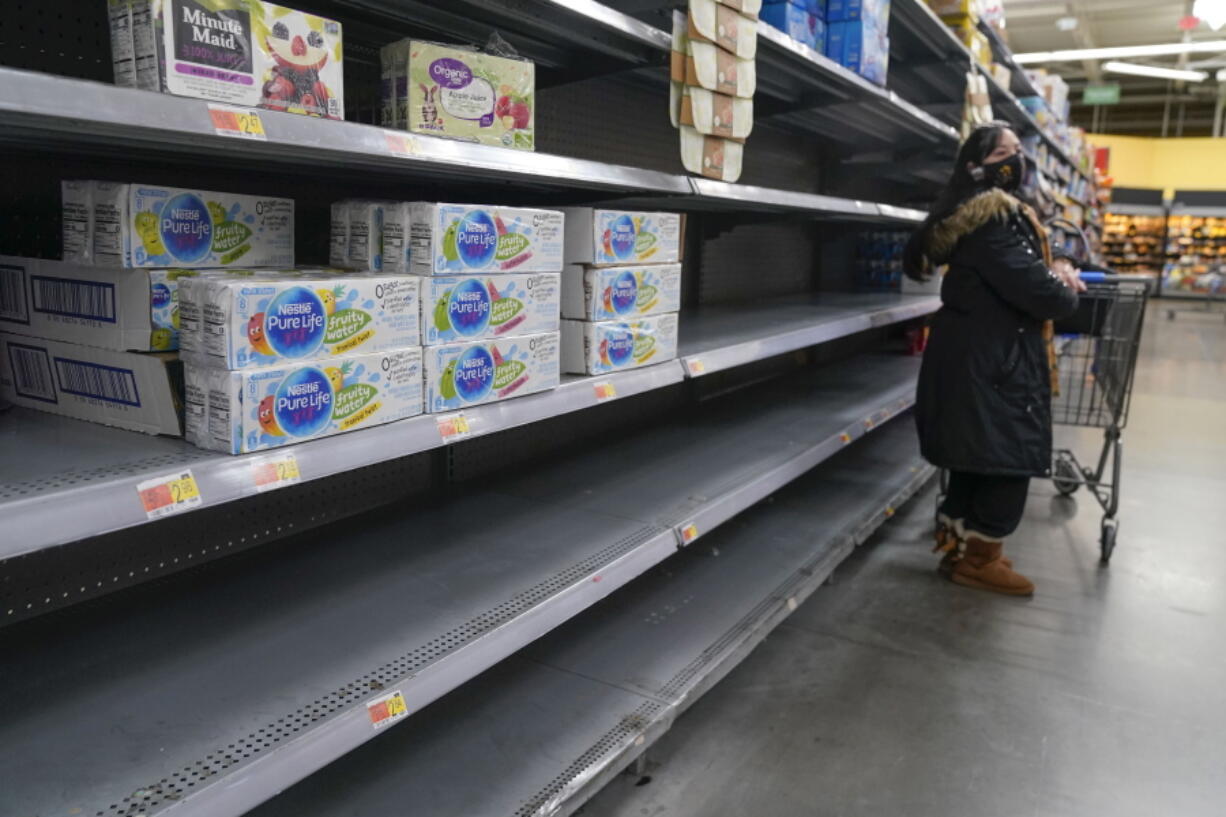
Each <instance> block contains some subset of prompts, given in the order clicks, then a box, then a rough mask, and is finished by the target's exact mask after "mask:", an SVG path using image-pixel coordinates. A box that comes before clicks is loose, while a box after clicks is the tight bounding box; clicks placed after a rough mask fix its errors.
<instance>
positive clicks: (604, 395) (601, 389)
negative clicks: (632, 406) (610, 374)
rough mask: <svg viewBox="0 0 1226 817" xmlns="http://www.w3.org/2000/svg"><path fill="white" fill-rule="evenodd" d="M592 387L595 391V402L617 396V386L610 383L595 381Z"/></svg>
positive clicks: (601, 401)
mask: <svg viewBox="0 0 1226 817" xmlns="http://www.w3.org/2000/svg"><path fill="white" fill-rule="evenodd" d="M593 388H594V390H595V391H596V402H597V403H603V402H604V401H606V400H613V399H614V398H616V397H617V388H616V387H615V386H614V385H613V384H612V383H609V382H604V383H597V384H596V385H595V386H594V387H593Z"/></svg>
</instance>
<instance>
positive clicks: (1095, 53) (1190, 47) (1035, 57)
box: [1013, 40, 1226, 65]
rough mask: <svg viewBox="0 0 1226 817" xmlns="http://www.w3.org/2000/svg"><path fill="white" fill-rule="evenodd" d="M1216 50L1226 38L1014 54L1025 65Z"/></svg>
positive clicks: (1223, 47)
mask: <svg viewBox="0 0 1226 817" xmlns="http://www.w3.org/2000/svg"><path fill="white" fill-rule="evenodd" d="M1215 51H1226V40H1204V41H1202V42H1190V43H1155V44H1153V45H1121V46H1115V47H1113V48H1070V49H1068V50H1066V51H1032V52H1030V53H1028V54H1014V55H1013V61H1014V62H1016V63H1019V64H1022V65H1025V64H1029V63H1036V62H1066V61H1074V62H1075V61H1077V60H1112V59H1116V58H1126V57H1161V56H1165V55H1168V54H1195V53H1206V52H1215Z"/></svg>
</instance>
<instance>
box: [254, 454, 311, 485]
mask: <svg viewBox="0 0 1226 817" xmlns="http://www.w3.org/2000/svg"><path fill="white" fill-rule="evenodd" d="M301 480H302V473H301V472H300V471H299V470H298V458H297V457H295V456H294V455H293V454H283V455H282V456H279V457H276V458H275V459H270V460H263V461H261V462H253V463H251V481H252V482H254V483H255V489H256V490H257V491H259V492H260V493H264V492H265V491H271V490H273V489H274V488H283V487H285V486H286V485H293V484H294V483H296V482H300V481H301Z"/></svg>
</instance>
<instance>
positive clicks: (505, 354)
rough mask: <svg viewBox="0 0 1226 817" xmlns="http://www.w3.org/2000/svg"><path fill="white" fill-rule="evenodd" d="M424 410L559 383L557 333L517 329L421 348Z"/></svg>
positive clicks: (503, 396) (484, 400)
mask: <svg viewBox="0 0 1226 817" xmlns="http://www.w3.org/2000/svg"><path fill="white" fill-rule="evenodd" d="M424 351H425V369H426V413H427V414H437V413H440V412H447V411H456V410H458V409H464V408H469V407H472V406H479V405H481V404H482V403H492V402H494V401H496V400H506V399H507V398H510V397H521V396H523V395H525V394H532V393H533V392H539V391H545V390H547V389H553V388H557V386H558V383H559V382H560V380H561V372H560V368H559V359H558V333H557V332H543V333H541V334H537V335H516V336H515V337H510V338H501V339H498V340H492V339H491V340H478V341H472V342H469V343H451V344H448V345H446V346H427V347H426V348H425V350H424Z"/></svg>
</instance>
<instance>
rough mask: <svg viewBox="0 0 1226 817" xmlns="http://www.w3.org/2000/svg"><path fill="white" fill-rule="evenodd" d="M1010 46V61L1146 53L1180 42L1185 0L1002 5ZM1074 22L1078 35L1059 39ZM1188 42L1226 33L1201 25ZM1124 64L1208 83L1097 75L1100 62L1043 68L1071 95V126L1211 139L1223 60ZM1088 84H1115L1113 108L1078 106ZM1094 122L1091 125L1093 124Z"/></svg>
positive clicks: (1027, 0) (1197, 57)
mask: <svg viewBox="0 0 1226 817" xmlns="http://www.w3.org/2000/svg"><path fill="white" fill-rule="evenodd" d="M1004 7H1005V19H1006V22H1007V27H1008V40H1009V45H1010V47H1011V48H1012V49H1013V51H1014V52H1015V53H1025V52H1030V51H1054V50H1060V49H1069V48H1104V47H1110V46H1126V45H1148V44H1151V43H1168V42H1179V41H1181V40H1182V39H1183V37H1184V32H1183V31H1182V30H1180V27H1179V22H1180V20H1181V19H1182V18H1183V17H1185V16H1186V15H1189V14H1191V9H1192V2H1191V0H1186V1H1185V0H1176V1H1175V2H1153V0H1069V2H1053V0H1004ZM1067 18H1073V19H1076V21H1077V26H1076V28H1074V29H1072V30H1069V31H1063V30H1061V27H1060V26H1059V25H1058V21H1061V20H1064V19H1067ZM1189 36H1190V38H1191V39H1193V40H1219V39H1223V40H1226V27H1223V28H1222V29H1220V30H1218V31H1214V30H1213V29H1212V28H1210V27H1209V25H1208V24H1207V23H1204V22H1201V23H1200V24H1199V25H1198V26H1197V27H1196V28H1195V29H1194V30H1192V31H1191V32H1190V34H1189ZM1127 61H1128V62H1135V63H1142V64H1146V65H1156V66H1163V67H1168V68H1194V69H1198V70H1202V71H1205V72H1207V73H1208V74H1209V79H1208V80H1206V81H1205V82H1201V83H1177V82H1171V81H1168V80H1163V79H1150V78H1145V77H1133V76H1125V75H1122V74H1103V73H1102V70H1101V62H1099V61H1087V62H1073V63H1069V62H1064V63H1043V64H1041V65H1034V66H1027V67H1034V68H1038V67H1042V68H1046V69H1047V70H1048V71H1052V72H1054V73H1057V74H1060V75H1061V76H1062V77H1064V78H1065V80H1066V81H1068V83H1069V85H1070V87H1071V93H1070V94H1069V98H1070V99H1071V100H1073V112H1072V119H1073V122H1074V123H1075V124H1077V125H1080V126H1082V127H1084V128H1086V129H1088V130H1097V131H1100V132H1104V133H1118V134H1126V135H1132V136H1162V135H1164V133H1165V135H1168V136H1178V135H1182V136H1209V135H1211V134H1212V128H1213V115H1214V106H1215V104H1216V102H1217V97H1218V86H1219V83H1218V82H1217V80H1216V79H1215V78H1214V74H1215V73H1216V72H1217V69H1218V68H1221V67H1224V66H1226V54H1193V55H1185V56H1184V57H1178V56H1173V57H1150V58H1129V59H1128V60H1127ZM1089 81H1105V82H1118V83H1119V84H1120V88H1121V94H1120V103H1119V104H1118V105H1104V106H1101V107H1100V108H1099V110H1098V112H1097V115H1096V113H1095V109H1094V107H1093V106H1088V105H1083V104H1081V98H1082V89H1083V88H1084V87H1085V85H1086V83H1087V82H1089ZM1096 116H1097V118H1096Z"/></svg>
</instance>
